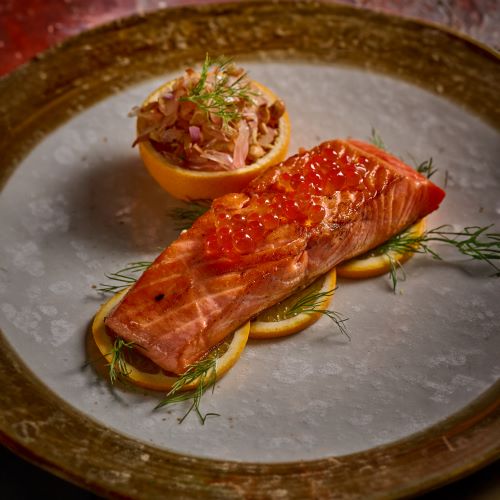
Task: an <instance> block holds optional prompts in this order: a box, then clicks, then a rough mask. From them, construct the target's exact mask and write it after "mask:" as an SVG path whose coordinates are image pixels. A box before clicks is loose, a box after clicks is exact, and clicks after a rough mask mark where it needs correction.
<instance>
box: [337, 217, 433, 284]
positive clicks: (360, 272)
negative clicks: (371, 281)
mask: <svg viewBox="0 0 500 500" xmlns="http://www.w3.org/2000/svg"><path fill="white" fill-rule="evenodd" d="M424 231H425V219H420V220H419V221H418V222H416V223H415V224H413V226H410V228H409V229H408V230H407V233H408V235H409V236H412V237H418V236H421V235H422V234H423V233H424ZM412 256H413V252H405V253H400V252H396V251H394V250H390V251H389V252H388V253H387V254H385V253H383V254H376V249H375V251H371V252H369V253H367V254H365V255H364V256H361V257H356V258H355V259H351V260H349V261H347V262H345V263H343V264H340V265H339V266H337V276H339V277H341V278H352V279H364V278H373V277H375V276H381V275H383V274H386V273H388V272H389V271H390V270H391V260H392V261H393V262H394V263H396V264H403V263H404V262H406V261H407V260H408V259H410V258H411V257H412Z"/></svg>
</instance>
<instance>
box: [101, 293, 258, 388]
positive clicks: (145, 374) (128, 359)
mask: <svg viewBox="0 0 500 500" xmlns="http://www.w3.org/2000/svg"><path fill="white" fill-rule="evenodd" d="M127 291H128V288H127V289H125V290H123V291H121V292H118V293H117V294H115V295H113V296H112V297H111V298H110V299H109V300H108V301H107V302H106V303H104V304H103V305H102V306H101V308H100V309H99V311H98V312H97V314H96V315H95V317H94V321H93V323H92V335H93V338H94V342H95V344H96V346H97V348H98V350H99V352H100V353H101V354H102V356H103V357H104V358H105V359H106V361H107V363H108V365H109V366H111V365H112V363H113V353H114V351H115V347H114V339H113V338H112V337H110V335H109V334H108V332H107V330H106V327H105V325H104V319H105V318H106V316H107V315H108V314H109V313H110V311H111V310H112V309H113V308H114V307H115V306H116V305H117V304H118V303H119V302H120V300H121V299H122V298H123V297H124V295H125V294H126V293H127ZM249 331H250V322H247V323H246V324H245V325H243V326H242V327H240V328H239V329H238V330H236V331H235V332H234V333H232V334H231V335H229V336H228V337H226V339H225V340H224V341H223V342H222V343H221V344H219V345H217V346H216V347H215V348H216V349H217V350H218V357H217V360H216V363H215V371H216V379H219V378H220V377H222V376H223V375H224V374H225V373H226V372H227V371H228V370H229V369H230V368H231V367H233V366H234V364H235V363H236V362H237V361H238V359H239V357H240V355H241V353H242V351H243V349H244V347H245V345H246V343H247V340H248V334H249ZM120 376H121V377H123V378H124V379H126V380H127V381H128V382H131V383H132V384H134V385H137V386H139V387H143V388H145V389H151V390H154V391H168V390H170V389H171V388H172V386H173V385H174V384H175V382H176V381H177V380H178V378H179V377H177V376H175V375H167V374H166V373H165V372H164V371H163V370H162V369H161V368H160V367H158V366H157V365H156V364H155V363H153V362H152V361H151V360H149V359H148V358H146V357H145V356H143V355H142V354H141V353H140V348H138V347H137V348H136V347H132V348H127V347H125V349H123V364H122V365H121V366H120ZM197 385H198V379H196V380H194V381H193V382H192V383H188V384H185V385H184V386H183V387H182V390H183V391H187V390H191V389H194V388H196V387H197Z"/></svg>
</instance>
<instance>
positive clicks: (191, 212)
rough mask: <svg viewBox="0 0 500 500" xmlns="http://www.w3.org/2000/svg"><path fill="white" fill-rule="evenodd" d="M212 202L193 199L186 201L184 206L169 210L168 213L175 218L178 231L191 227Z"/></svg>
mask: <svg viewBox="0 0 500 500" xmlns="http://www.w3.org/2000/svg"><path fill="white" fill-rule="evenodd" d="M209 208H210V204H209V203H208V202H206V201H193V202H190V203H186V204H185V206H183V207H175V208H172V209H171V210H169V212H168V215H169V216H170V217H171V218H172V219H174V227H175V229H176V230H178V231H182V230H184V229H189V228H190V227H191V226H192V225H193V222H194V221H195V220H196V219H198V218H199V217H201V216H202V215H203V214H204V213H205V212H206V211H207V210H208V209H209Z"/></svg>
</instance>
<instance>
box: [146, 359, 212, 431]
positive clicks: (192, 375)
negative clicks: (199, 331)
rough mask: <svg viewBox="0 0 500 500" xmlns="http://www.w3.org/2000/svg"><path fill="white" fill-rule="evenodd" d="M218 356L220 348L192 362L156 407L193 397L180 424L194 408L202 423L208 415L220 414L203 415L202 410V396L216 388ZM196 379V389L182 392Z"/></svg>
mask: <svg viewBox="0 0 500 500" xmlns="http://www.w3.org/2000/svg"><path fill="white" fill-rule="evenodd" d="M218 357H219V352H218V349H215V350H214V351H213V352H211V353H210V354H209V355H208V356H207V357H205V358H204V359H202V360H200V361H197V362H196V363H194V364H192V365H191V366H190V367H189V368H188V369H187V370H186V371H185V372H184V373H183V374H182V375H181V376H180V377H179V378H178V379H177V381H176V382H175V384H174V385H173V386H172V388H171V389H170V391H169V392H168V393H167V395H166V396H165V398H164V399H163V400H162V401H160V402H159V403H158V404H157V405H156V407H155V409H158V408H162V407H163V406H166V405H169V404H175V403H180V402H182V401H188V400H190V399H192V400H193V402H192V404H191V406H190V407H189V409H188V410H187V412H186V413H185V415H184V416H183V417H182V418H181V419H180V420H179V424H182V422H184V420H185V419H186V417H187V416H188V415H189V414H190V413H191V412H192V411H193V410H194V411H195V412H196V414H197V415H198V418H199V419H200V422H201V423H202V425H203V424H205V420H206V419H207V417H209V416H219V414H218V413H206V414H205V415H203V414H202V413H201V411H200V401H201V397H202V396H203V394H204V393H205V392H206V391H207V389H209V388H210V387H212V392H213V389H214V388H215V381H216V380H217V371H216V364H217V359H218ZM196 379H199V380H198V385H197V386H196V388H195V389H193V390H190V391H186V392H180V391H182V389H183V388H184V387H185V386H186V385H188V384H190V383H191V382H194V381H195V380H196Z"/></svg>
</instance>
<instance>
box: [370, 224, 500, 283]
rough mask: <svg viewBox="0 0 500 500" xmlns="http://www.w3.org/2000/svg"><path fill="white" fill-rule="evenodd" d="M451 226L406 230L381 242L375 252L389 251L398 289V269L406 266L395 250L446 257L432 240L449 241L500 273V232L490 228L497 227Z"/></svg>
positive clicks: (472, 257)
mask: <svg viewBox="0 0 500 500" xmlns="http://www.w3.org/2000/svg"><path fill="white" fill-rule="evenodd" d="M448 227H450V226H447V225H443V226H439V227H436V228H434V229H430V230H429V231H425V232H424V233H422V234H421V235H413V234H411V233H410V232H409V231H407V230H405V231H403V232H401V233H399V234H397V235H396V236H393V237H392V238H391V239H389V240H388V241H386V242H385V243H384V244H382V245H380V246H379V247H378V248H377V249H376V250H375V252H376V253H382V254H384V255H386V256H387V257H388V258H389V260H390V264H391V269H390V275H391V282H392V288H393V290H394V291H395V290H396V286H397V283H398V280H399V277H398V270H402V266H401V264H400V263H399V262H397V260H396V259H395V258H394V257H393V256H392V255H391V252H395V253H398V254H404V253H408V252H413V253H427V254H429V255H431V256H432V257H433V258H434V259H437V260H443V259H442V257H441V256H440V255H439V253H438V252H437V250H435V249H433V248H431V247H430V246H429V243H432V242H436V243H445V244H448V245H451V246H453V247H455V248H456V249H457V250H458V251H459V252H460V253H461V254H462V255H465V256H467V257H470V258H471V259H473V260H479V261H482V262H486V263H487V264H488V265H489V266H490V267H492V268H493V269H494V271H495V272H494V276H497V277H500V267H498V265H496V264H495V262H493V261H495V260H498V259H500V233H493V232H488V230H489V229H490V228H491V227H493V224H491V225H489V226H483V227H480V226H468V227H465V228H464V229H463V230H462V231H450V230H447V229H446V228H448Z"/></svg>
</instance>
